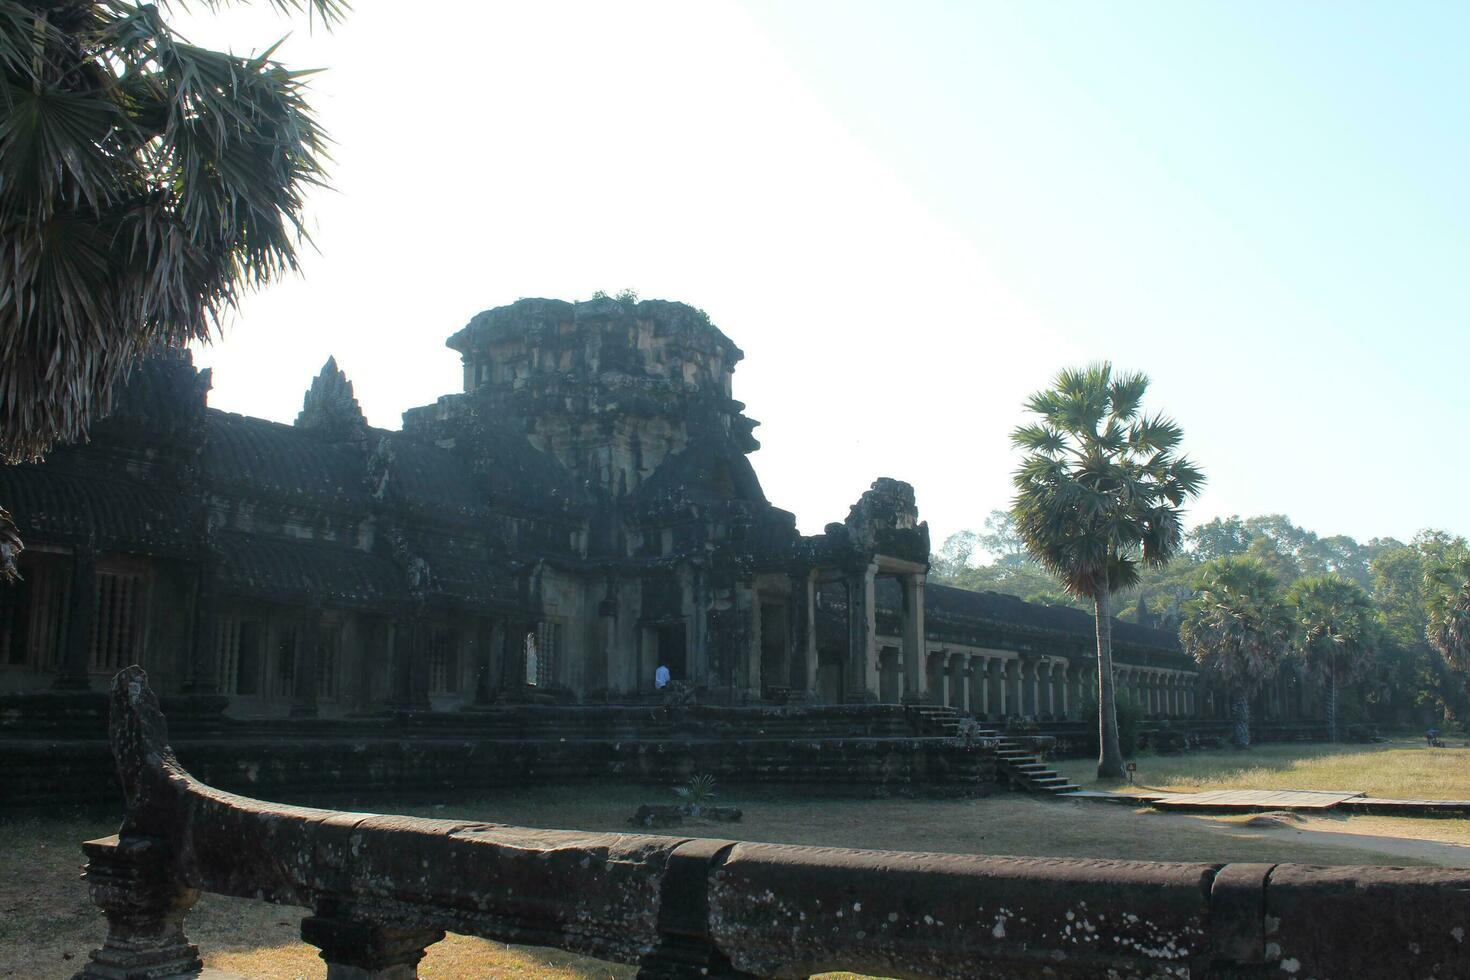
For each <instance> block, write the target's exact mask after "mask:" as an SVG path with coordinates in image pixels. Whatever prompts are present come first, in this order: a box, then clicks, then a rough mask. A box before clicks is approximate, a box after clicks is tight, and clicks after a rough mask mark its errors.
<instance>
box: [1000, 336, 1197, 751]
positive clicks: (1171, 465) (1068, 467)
mask: <svg viewBox="0 0 1470 980" xmlns="http://www.w3.org/2000/svg"><path fill="white" fill-rule="evenodd" d="M1147 391H1148V378H1147V377H1146V376H1145V375H1143V374H1139V373H1127V374H1118V375H1114V373H1113V369H1112V365H1110V364H1107V363H1100V364H1093V365H1091V366H1089V367H1087V368H1084V369H1081V370H1066V371H1063V372H1061V373H1060V374H1058V375H1057V377H1056V380H1055V381H1054V382H1053V384H1052V387H1050V388H1048V389H1046V390H1044V391H1040V392H1037V393H1036V394H1034V395H1032V396H1031V397H1030V398H1029V399H1028V400H1027V402H1026V408H1027V410H1028V411H1030V412H1032V413H1034V414H1036V415H1038V416H1040V420H1039V421H1036V422H1033V423H1030V424H1028V425H1023V426H1020V427H1019V428H1017V429H1016V430H1015V432H1014V433H1012V435H1011V441H1012V442H1013V443H1014V444H1015V445H1016V446H1017V447H1018V448H1020V449H1022V450H1024V451H1025V453H1026V455H1025V458H1024V459H1023V460H1022V461H1021V465H1020V467H1019V468H1018V469H1017V470H1016V473H1015V476H1014V484H1015V487H1016V497H1015V501H1014V503H1013V504H1012V507H1011V513H1012V514H1013V515H1014V516H1015V519H1016V530H1017V532H1018V533H1019V534H1020V536H1021V540H1022V541H1024V542H1025V544H1026V550H1027V551H1028V552H1030V554H1031V557H1032V558H1034V559H1035V560H1036V561H1037V562H1038V563H1039V564H1040V565H1041V566H1042V567H1043V568H1045V569H1046V570H1047V571H1049V572H1051V573H1052V574H1053V575H1055V576H1056V577H1057V578H1058V579H1060V580H1061V582H1062V584H1063V586H1064V587H1065V588H1066V590H1067V591H1068V592H1069V593H1071V594H1072V595H1074V596H1077V597H1079V598H1083V599H1088V600H1091V602H1092V604H1093V613H1094V615H1095V616H1096V622H1097V660H1098V692H1099V696H1098V743H1099V749H1098V767H1097V771H1098V776H1099V777H1100V778H1111V779H1117V778H1121V777H1122V775H1123V759H1122V755H1121V753H1120V751H1119V746H1118V722H1117V712H1116V708H1115V704H1114V691H1113V648H1112V604H1111V603H1112V595H1113V593H1114V592H1116V591H1118V590H1119V589H1125V588H1128V587H1130V586H1132V585H1134V584H1135V583H1136V582H1137V581H1138V573H1139V568H1140V566H1158V565H1163V564H1165V563H1166V562H1168V561H1169V559H1170V558H1172V557H1173V556H1174V555H1175V554H1176V553H1177V552H1178V551H1179V548H1180V545H1181V543H1182V541H1183V531H1182V526H1181V523H1180V517H1181V508H1182V507H1183V505H1184V503H1185V501H1186V500H1188V499H1189V498H1190V497H1193V496H1195V495H1196V494H1197V493H1198V492H1199V489H1200V487H1201V486H1202V485H1203V484H1204V476H1203V474H1201V473H1200V471H1199V470H1198V469H1197V468H1196V467H1195V466H1194V464H1192V463H1191V462H1189V461H1188V460H1187V459H1185V458H1183V457H1181V456H1179V455H1178V454H1177V453H1178V448H1179V443H1180V441H1181V440H1182V438H1183V431H1182V430H1181V429H1180V428H1179V426H1178V425H1176V424H1175V423H1174V422H1172V421H1171V420H1169V419H1167V418H1165V417H1163V416H1160V415H1155V416H1152V417H1149V416H1146V415H1144V414H1143V413H1142V408H1141V406H1142V402H1143V396H1144V394H1145V393H1146V392H1147Z"/></svg>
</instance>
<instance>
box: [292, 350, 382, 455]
mask: <svg viewBox="0 0 1470 980" xmlns="http://www.w3.org/2000/svg"><path fill="white" fill-rule="evenodd" d="M296 424H297V425H298V426H299V427H301V428H303V429H312V430H314V431H316V432H320V433H321V434H322V435H324V436H326V437H327V438H328V439H356V438H361V437H363V436H365V435H366V434H367V419H365V418H364V417H363V414H362V408H361V406H359V405H358V404H357V399H356V398H355V397H353V394H352V382H351V381H348V380H347V375H346V374H345V373H344V372H343V371H342V369H341V368H339V367H338V366H337V359H336V358H335V357H329V358H327V363H326V364H324V365H322V370H321V373H320V374H318V375H317V376H316V377H315V378H314V379H313V380H312V382H311V387H310V388H307V389H306V397H305V398H304V399H303V400H302V404H301V414H300V415H298V416H296Z"/></svg>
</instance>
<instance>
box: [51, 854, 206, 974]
mask: <svg viewBox="0 0 1470 980" xmlns="http://www.w3.org/2000/svg"><path fill="white" fill-rule="evenodd" d="M82 849H83V850H84V851H85V852H86V854H87V870H86V874H85V878H86V880H87V888H88V890H89V891H90V892H91V894H92V901H93V902H94V903H96V905H97V906H98V907H99V908H101V909H102V911H103V912H104V913H106V915H107V938H106V940H104V941H103V944H102V948H101V949H97V950H94V951H93V952H92V958H91V961H90V962H89V963H88V964H87V965H86V966H84V967H83V968H82V970H81V972H80V973H78V974H77V980H176V978H184V977H189V978H193V977H195V976H196V975H197V974H198V972H199V971H200V970H202V969H203V968H204V964H203V963H202V962H201V961H200V959H199V948H198V947H197V946H195V945H194V944H193V943H191V942H189V939H188V937H187V936H185V935H184V917H185V916H186V915H188V914H189V909H190V908H192V907H193V905H194V902H195V901H197V900H198V898H199V893H198V892H197V891H195V890H194V889H192V888H186V887H185V886H184V885H183V884H181V883H180V882H178V881H177V880H176V879H175V878H174V876H173V873H172V867H171V862H170V861H169V855H168V852H167V845H166V844H165V843H164V842H163V841H161V840H159V839H157V838H152V837H122V838H118V837H108V838H104V839H102V840H94V841H88V842H87V843H85V844H83V845H82Z"/></svg>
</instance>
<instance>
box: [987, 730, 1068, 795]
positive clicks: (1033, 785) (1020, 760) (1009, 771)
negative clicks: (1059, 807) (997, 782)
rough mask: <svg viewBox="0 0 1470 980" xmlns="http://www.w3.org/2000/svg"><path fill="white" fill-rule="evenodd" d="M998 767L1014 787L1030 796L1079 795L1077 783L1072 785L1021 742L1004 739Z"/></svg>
mask: <svg viewBox="0 0 1470 980" xmlns="http://www.w3.org/2000/svg"><path fill="white" fill-rule="evenodd" d="M996 768H997V770H998V771H999V772H1000V773H1003V774H1004V775H1005V777H1006V778H1007V779H1009V781H1010V783H1011V785H1012V786H1014V787H1015V788H1017V789H1023V790H1025V791H1026V792H1028V793H1041V794H1045V795H1048V796H1056V795H1058V794H1060V793H1075V792H1077V788H1078V787H1077V784H1076V783H1073V782H1069V781H1068V780H1067V778H1066V777H1065V776H1062V775H1060V774H1059V773H1058V772H1057V771H1056V770H1055V769H1051V768H1049V767H1048V766H1047V765H1046V763H1044V762H1042V761H1041V757H1040V756H1038V755H1037V754H1036V753H1035V752H1034V751H1032V750H1031V749H1029V748H1027V747H1026V745H1025V743H1024V742H1022V741H1021V740H1019V739H1014V738H1006V737H1002V738H1001V740H1000V743H999V745H998V747H997V749H996Z"/></svg>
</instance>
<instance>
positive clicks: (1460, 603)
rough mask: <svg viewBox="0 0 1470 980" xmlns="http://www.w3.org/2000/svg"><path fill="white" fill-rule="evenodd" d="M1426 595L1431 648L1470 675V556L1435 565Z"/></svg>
mask: <svg viewBox="0 0 1470 980" xmlns="http://www.w3.org/2000/svg"><path fill="white" fill-rule="evenodd" d="M1425 592H1426V593H1427V596H1428V603H1427V607H1428V608H1427V613H1428V615H1427V617H1426V620H1427V622H1426V636H1427V637H1428V639H1429V645H1430V646H1432V647H1434V649H1435V650H1436V651H1437V652H1438V653H1439V655H1440V656H1442V657H1444V659H1445V661H1446V662H1447V663H1448V664H1449V665H1450V666H1451V667H1453V668H1454V669H1455V670H1456V671H1459V672H1460V673H1461V674H1462V675H1467V676H1470V553H1467V552H1465V551H1464V550H1459V551H1458V552H1457V553H1451V554H1449V555H1447V556H1445V557H1444V558H1442V559H1440V560H1439V561H1438V562H1436V563H1435V564H1434V565H1432V566H1431V567H1430V568H1429V570H1428V571H1427V573H1426V576H1425Z"/></svg>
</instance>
